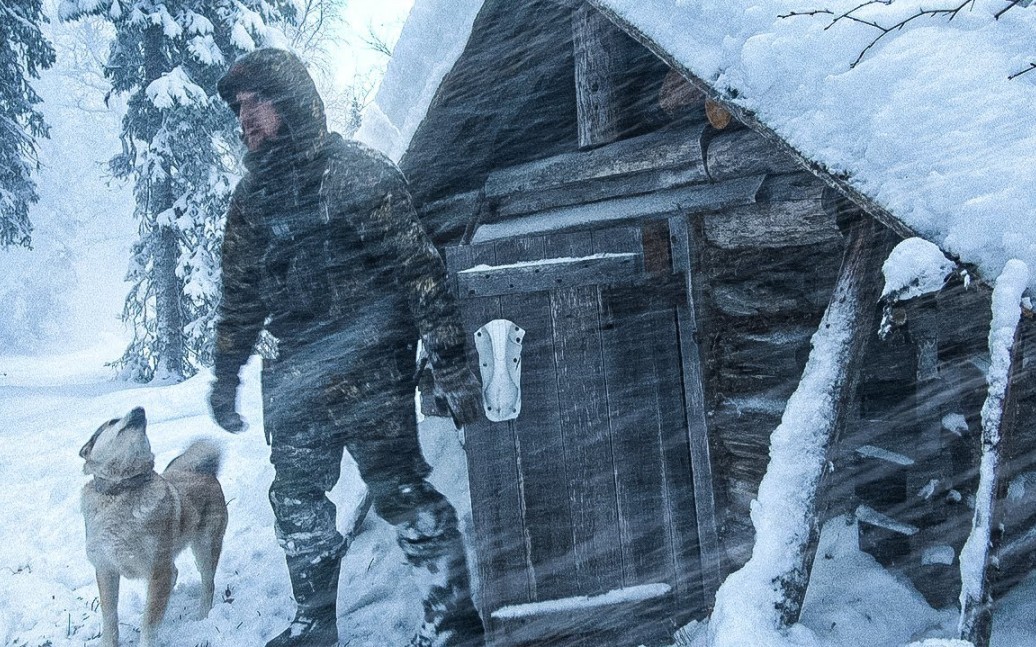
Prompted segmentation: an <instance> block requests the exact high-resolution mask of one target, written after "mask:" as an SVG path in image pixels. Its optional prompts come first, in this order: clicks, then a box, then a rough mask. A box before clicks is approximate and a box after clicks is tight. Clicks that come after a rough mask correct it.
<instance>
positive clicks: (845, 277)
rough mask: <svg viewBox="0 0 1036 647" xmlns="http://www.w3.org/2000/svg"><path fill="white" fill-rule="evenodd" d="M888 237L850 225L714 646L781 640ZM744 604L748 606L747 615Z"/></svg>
mask: <svg viewBox="0 0 1036 647" xmlns="http://www.w3.org/2000/svg"><path fill="white" fill-rule="evenodd" d="M891 242H892V241H891V236H890V235H889V233H888V232H887V231H886V230H884V229H883V228H882V227H881V226H880V225H879V224H878V223H877V222H876V221H875V220H874V219H872V218H868V217H859V216H858V217H856V218H855V220H854V222H853V223H852V225H851V228H850V230H849V238H848V244H847V247H846V251H845V255H844V257H843V262H842V267H841V270H840V271H839V276H838V281H837V283H836V286H835V291H834V294H833V295H832V297H831V301H830V303H829V304H828V307H827V310H826V311H825V313H824V318H823V319H822V321H821V323H820V328H819V329H818V331H817V333H816V334H815V335H814V336H813V340H812V350H811V352H810V355H809V360H808V362H807V365H806V368H805V370H804V371H803V374H802V380H801V381H800V383H799V386H798V388H797V389H796V390H795V393H794V394H793V395H792V396H791V398H790V399H789V400H788V404H787V407H786V409H785V412H784V416H783V418H782V421H781V424H780V425H779V426H778V427H777V429H776V430H774V432H773V435H772V436H771V438H770V463H769V465H768V467H767V470H766V475H765V476H764V477H763V482H762V483H761V484H760V486H759V498H758V507H757V508H756V509H754V510H753V515H752V518H753V523H754V524H755V526H756V544H755V547H754V549H753V552H752V558H751V559H750V560H749V562H748V564H746V565H745V567H744V568H743V569H741V570H740V571H738V572H737V573H735V574H733V575H731V576H730V578H728V579H727V582H726V583H724V585H723V587H721V589H720V592H719V594H717V596H716V610H715V612H714V613H713V622H712V624H710V628H709V633H710V638H711V639H712V644H714V645H716V647H725V646H726V645H744V644H749V643H752V642H755V640H754V638H755V636H757V635H766V634H770V635H772V636H773V637H774V639H775V640H778V639H779V636H780V633H781V632H782V631H783V630H785V629H786V628H787V627H789V626H790V625H791V624H793V623H795V622H797V621H798V618H799V613H800V612H801V610H802V602H803V599H804V598H805V593H806V587H807V585H808V584H809V576H810V572H811V569H812V564H813V558H814V557H815V555H816V547H817V539H818V538H819V535H820V512H821V510H820V506H819V501H820V499H821V497H820V493H821V492H822V490H823V486H824V482H825V478H826V474H827V473H828V471H829V470H828V465H829V462H830V460H831V457H832V456H833V452H834V450H835V448H836V447H837V441H838V437H839V434H840V432H841V430H842V428H843V427H844V425H845V424H846V421H847V420H848V418H849V416H850V415H851V412H852V403H853V401H854V398H855V396H856V390H857V386H858V381H859V373H860V366H861V365H862V363H863V355H864V352H865V350H866V347H867V342H868V340H869V339H870V338H871V337H873V336H874V331H875V330H876V328H875V319H876V316H875V315H876V313H875V307H874V304H876V303H877V299H878V293H879V291H880V288H881V284H882V282H881V264H882V262H883V261H884V260H885V258H886V256H887V253H888V251H889V249H891ZM745 609H751V610H752V612H751V614H749V615H748V616H747V617H746V614H745V613H744V612H743V610H745ZM735 610H741V611H735ZM749 637H751V639H750V638H749Z"/></svg>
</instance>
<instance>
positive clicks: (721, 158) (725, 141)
mask: <svg viewBox="0 0 1036 647" xmlns="http://www.w3.org/2000/svg"><path fill="white" fill-rule="evenodd" d="M706 160H707V161H706V163H705V167H706V169H708V173H709V177H711V178H712V179H713V181H715V182H719V181H721V180H729V179H731V178H736V177H745V176H747V175H758V174H759V173H773V174H778V173H792V172H794V171H799V170H801V169H802V167H801V166H799V165H798V164H796V163H795V160H794V159H793V158H792V157H791V156H790V155H788V154H787V153H785V152H784V151H782V150H781V149H780V148H778V147H777V146H775V145H774V144H773V142H771V141H769V140H767V139H766V138H765V137H763V136H762V135H760V134H758V133H756V132H755V131H752V130H748V129H740V130H729V131H723V132H722V133H720V134H718V135H717V136H716V137H714V138H713V139H712V140H711V141H710V142H709V149H708V151H706Z"/></svg>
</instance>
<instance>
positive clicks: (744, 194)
mask: <svg viewBox="0 0 1036 647" xmlns="http://www.w3.org/2000/svg"><path fill="white" fill-rule="evenodd" d="M763 179H764V178H763V176H761V175H760V176H755V177H750V178H739V179H737V180H731V181H729V182H719V183H716V184H702V185H692V186H688V187H681V188H676V189H669V190H666V191H659V192H657V193H651V194H648V195H642V196H634V197H626V198H616V199H614V200H604V201H602V202H594V203H592V204H587V205H579V206H573V207H563V208H560V209H553V210H551V211H545V212H542V213H538V214H535V215H531V216H524V217H522V218H518V219H514V220H510V221H507V222H499V223H490V224H486V225H482V226H481V227H479V228H478V230H477V231H476V232H475V236H474V237H473V238H472V242H474V243H482V242H488V241H492V240H499V239H500V238H506V237H509V236H528V235H534V234H544V233H555V232H563V231H573V230H580V229H588V228H591V227H601V226H603V225H606V224H615V225H619V224H621V223H622V222H626V221H636V220H644V219H649V218H662V217H668V216H671V215H673V214H677V213H679V214H695V213H708V212H712V211H721V210H724V209H729V208H732V207H736V206H740V205H748V204H752V203H753V202H755V196H756V193H758V191H759V187H760V186H761V185H762V181H763Z"/></svg>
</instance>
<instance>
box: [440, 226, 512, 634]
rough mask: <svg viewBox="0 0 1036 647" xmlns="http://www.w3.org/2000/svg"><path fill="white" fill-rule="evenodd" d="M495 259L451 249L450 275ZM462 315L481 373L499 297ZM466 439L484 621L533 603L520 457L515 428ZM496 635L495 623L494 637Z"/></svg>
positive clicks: (466, 306)
mask: <svg viewBox="0 0 1036 647" xmlns="http://www.w3.org/2000/svg"><path fill="white" fill-rule="evenodd" d="M495 260H496V258H495V251H494V250H493V249H492V248H490V247H483V248H474V247H471V246H460V247H452V248H447V263H448V265H447V267H448V269H449V270H450V272H451V274H453V273H455V272H456V271H457V270H458V269H463V268H465V267H470V266H471V265H475V264H478V263H493V262H495ZM461 317H462V320H463V325H464V330H465V332H466V333H467V335H468V343H467V354H468V363H469V365H470V367H471V369H472V370H473V371H475V372H476V374H477V372H478V358H477V355H476V353H475V351H474V343H473V342H472V340H471V337H470V336H471V335H472V334H473V333H474V331H475V330H477V329H478V328H479V327H481V326H482V325H483V324H485V323H486V322H488V321H491V320H493V319H496V318H499V317H500V299H499V298H495V297H494V298H488V299H472V300H467V301H465V302H462V303H461ZM465 436H466V437H465V441H466V450H467V452H466V453H467V459H468V480H469V482H470V491H471V502H472V505H471V511H472V523H473V525H474V528H475V554H476V558H477V559H476V563H477V571H476V573H477V581H476V584H477V586H478V590H479V596H478V598H479V600H480V604H481V607H482V613H483V617H489V614H490V613H491V612H492V611H493V610H494V609H496V608H499V607H501V606H503V605H506V604H516V603H522V602H528V601H530V600H531V599H532V583H531V582H530V579H529V576H530V572H529V569H528V562H529V556H528V552H527V549H526V541H525V515H524V511H523V497H522V493H521V491H520V489H519V485H520V479H519V469H518V454H517V451H516V443H515V438H514V437H513V436H512V434H511V433H510V429H509V428H508V427H503V428H501V427H499V426H496V425H494V423H491V422H489V420H487V419H486V418H484V417H480V419H479V420H478V421H477V422H475V423H473V424H471V425H468V426H467V427H466V428H465ZM494 631H496V630H495V629H494V627H492V625H491V626H490V632H491V634H492V633H493V632H494Z"/></svg>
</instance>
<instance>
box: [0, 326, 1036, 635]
mask: <svg viewBox="0 0 1036 647" xmlns="http://www.w3.org/2000/svg"><path fill="white" fill-rule="evenodd" d="M117 354H118V347H114V348H113V347H111V346H107V347H103V348H100V349H96V350H93V351H83V352H80V353H77V354H74V355H62V356H50V357H46V356H44V357H24V356H22V357H0V425H2V428H3V440H4V442H3V444H2V446H0V507H2V509H3V512H4V514H3V519H4V523H3V524H0V644H2V645H9V646H12V647H13V646H23V647H44V646H47V647H68V646H72V645H76V646H80V645H89V646H94V645H98V644H99V640H98V636H99V632H100V626H101V624H100V612H99V610H98V604H97V589H96V585H95V583H94V580H93V572H92V569H91V567H90V565H89V564H88V562H87V561H86V557H85V554H84V548H83V524H82V518H81V516H80V512H79V491H80V489H81V487H82V485H83V484H84V483H85V482H86V480H87V479H86V477H85V476H83V475H82V461H81V459H80V458H79V457H78V451H79V448H80V446H81V445H82V444H83V443H84V442H85V441H86V439H87V438H88V437H89V435H90V433H91V432H92V431H93V430H94V429H95V428H96V427H97V426H98V425H99V424H100V423H101V422H103V421H104V420H107V419H109V418H111V417H114V416H119V415H122V414H124V413H125V412H126V411H128V410H129V409H130V408H132V407H134V406H137V405H140V406H143V407H145V408H146V409H147V412H148V418H149V421H150V425H149V436H150V438H151V443H152V448H153V449H154V452H155V454H156V457H157V464H158V465H159V467H160V468H161V467H164V466H165V464H166V463H167V462H168V461H169V460H170V459H172V458H173V457H174V456H176V455H177V454H178V453H179V452H180V451H181V450H182V449H183V447H185V446H186V445H187V443H188V442H189V441H190V440H192V439H194V438H197V437H200V436H207V437H211V438H215V439H217V440H219V441H220V442H222V443H223V445H224V447H225V453H226V459H225V465H224V469H223V472H222V475H221V481H222V483H223V486H224V489H225V491H226V494H227V499H228V501H229V508H230V526H229V528H228V530H227V540H226V547H225V550H224V556H223V559H222V561H221V563H220V567H219V571H218V572H217V574H216V589H217V600H216V604H215V606H214V608H213V610H212V613H211V614H210V617H209V618H208V619H207V620H205V621H196V620H193V619H192V609H193V606H194V596H195V595H196V594H197V592H198V588H199V580H198V574H197V571H196V570H195V568H194V565H193V563H192V561H191V559H190V557H189V556H188V555H184V556H183V557H181V559H180V560H179V561H178V568H179V569H180V579H179V582H178V584H177V585H176V589H175V591H174V592H173V596H172V600H171V603H170V607H169V612H168V614H167V617H166V621H165V623H164V625H163V627H162V631H161V633H160V634H159V637H160V638H161V639H162V640H163V643H164V644H168V645H177V646H186V647H195V646H197V647H201V646H205V645H208V646H212V647H215V646H217V645H226V646H238V645H241V646H247V647H254V646H255V645H261V644H263V643H264V641H265V639H266V638H268V637H269V636H271V635H272V634H273V633H275V632H276V631H277V630H279V629H280V628H281V627H282V626H283V625H284V623H286V621H287V620H288V618H289V616H290V614H291V611H292V604H291V598H290V593H289V588H288V582H287V573H286V571H285V568H284V565H283V564H284V563H283V559H282V556H281V551H280V548H279V547H278V546H277V543H276V541H275V540H274V537H273V530H272V513H271V512H270V509H269V504H268V503H267V500H266V491H267V487H268V485H269V482H270V479H271V478H272V476H273V473H272V468H271V467H270V465H269V463H268V461H267V456H268V454H267V448H266V445H265V443H264V442H263V439H262V430H261V424H260V423H261V416H260V412H259V397H258V384H257V378H258V376H257V372H256V370H255V369H256V367H255V366H254V364H253V365H250V367H249V370H248V372H247V375H246V377H245V386H244V390H243V391H244V396H243V411H244V414H245V415H246V416H247V417H248V419H249V420H250V421H251V423H252V427H251V429H250V430H249V431H248V432H247V433H245V434H243V435H241V436H232V435H229V434H225V433H223V432H221V431H219V430H218V429H217V428H216V427H215V426H214V425H213V424H212V423H211V422H210V421H209V419H208V417H207V414H206V409H205V398H204V395H205V390H206V388H207V382H208V378H207V376H204V375H202V376H199V377H196V378H194V379H192V380H189V381H187V382H185V383H183V384H179V385H176V386H166V387H140V386H133V385H127V384H124V383H116V382H112V381H110V379H109V375H110V374H109V369H106V368H104V366H103V364H104V361H105V360H107V359H110V358H111V357H113V356H115V355H117ZM421 432H422V441H423V443H424V447H425V452H426V454H427V456H428V458H429V461H430V462H431V463H432V464H433V466H435V468H436V469H435V473H434V474H433V477H432V478H433V480H434V481H435V482H436V484H437V485H438V486H439V487H441V488H442V489H443V490H444V492H445V493H446V494H447V496H449V497H450V498H451V500H453V501H454V503H455V504H457V505H458V508H459V509H460V510H461V512H462V516H463V517H464V518H465V521H468V520H469V519H470V511H469V508H470V503H469V499H468V495H467V491H466V481H467V474H466V467H465V462H464V455H463V450H462V449H461V447H460V445H459V444H458V442H457V439H456V435H455V434H454V432H453V431H452V428H451V426H450V425H449V424H447V423H445V422H444V421H443V420H441V419H429V420H427V421H425V423H423V425H422V430H421ZM344 474H345V476H344V477H343V481H342V483H341V484H340V487H339V488H338V489H337V490H336V493H335V496H336V499H337V500H338V501H340V502H341V506H340V507H349V506H351V505H352V504H353V503H354V502H355V501H357V500H358V499H359V497H360V493H361V491H362V489H361V485H360V483H359V481H358V479H357V477H356V476H355V470H354V469H352V468H350V469H347V470H346V471H345V472H344ZM819 555H820V559H819V560H818V564H817V567H816V570H815V571H814V573H815V577H814V582H813V584H812V585H811V587H810V591H809V594H808V596H807V599H806V607H805V611H804V617H803V624H804V625H805V628H808V630H809V631H806V629H805V628H802V631H800V632H799V634H801V635H800V636H793V637H792V638H790V639H789V641H790V642H789V644H809V645H814V644H818V643H819V644H822V645H826V646H830V647H843V646H844V647H850V646H852V647H871V646H873V647H884V646H891V645H905V644H907V643H909V642H911V641H915V640H920V639H924V638H939V637H949V636H951V635H952V631H953V628H954V626H955V623H956V614H955V613H954V612H952V611H941V612H940V611H935V610H933V609H931V608H930V607H928V606H927V605H926V604H925V603H924V600H923V599H922V598H921V597H920V596H919V595H918V594H917V593H916V592H915V591H913V590H912V589H911V588H910V587H909V586H906V585H904V584H903V583H901V582H899V581H897V580H896V579H895V578H894V577H892V576H891V575H889V574H888V573H887V572H885V571H884V570H883V569H881V568H880V567H878V566H877V565H876V563H875V562H874V561H873V560H872V559H871V558H870V557H869V556H867V555H865V554H862V553H860V552H859V551H858V550H857V549H856V545H855V528H854V527H852V526H849V525H846V523H845V522H844V521H843V520H835V521H833V522H831V523H830V524H828V526H827V528H826V529H825V533H824V537H823V543H822V546H821V549H820V553H819ZM407 571H408V568H407V566H406V565H405V564H404V563H403V559H402V556H401V554H400V553H399V551H398V549H397V548H396V545H395V541H394V533H393V531H392V529H391V528H390V527H389V526H388V525H387V524H385V523H384V522H382V521H381V520H379V519H377V518H375V517H374V516H373V515H371V517H370V518H369V519H368V521H367V523H366V524H365V526H364V531H363V533H362V534H361V535H360V536H359V537H358V539H357V540H356V543H355V544H354V545H353V547H352V549H351V550H350V552H349V554H348V556H347V557H346V559H345V562H344V564H343V568H342V579H341V582H342V584H341V588H340V594H339V609H340V617H339V628H340V631H341V634H342V637H343V644H347V645H349V646H350V647H385V646H387V645H402V644H405V642H406V640H407V639H408V638H409V635H410V633H411V632H412V631H413V630H414V628H415V627H416V625H417V623H418V620H419V618H418V614H419V610H418V608H419V604H418V600H417V599H416V598H415V595H414V589H413V587H412V586H409V585H408V582H409V579H408V577H409V576H408V572H407ZM143 601H144V587H143V583H141V582H131V583H125V584H124V585H123V590H122V596H121V603H120V610H121V611H122V615H121V616H120V617H121V621H122V626H123V629H122V634H123V638H124V640H123V644H128V645H135V644H136V640H137V633H136V629H137V627H138V626H139V615H140V611H141V609H142V607H143ZM1034 609H1036V578H1030V580H1029V581H1027V582H1026V583H1025V584H1023V585H1022V586H1020V587H1019V588H1017V589H1016V590H1015V591H1014V592H1012V594H1011V595H1010V597H1008V598H1007V599H1005V600H1004V601H1003V602H1002V603H1001V605H1000V608H999V610H998V613H997V616H996V630H995V633H994V640H993V644H994V645H995V646H996V647H1023V646H1031V645H1034V644H1036V613H1034ZM705 634H706V632H705V631H704V626H703V625H692V626H690V627H687V628H685V629H684V630H683V631H682V632H681V634H680V635H679V637H678V639H677V645H679V647H688V646H691V647H703V646H704V644H705V643H704V640H705Z"/></svg>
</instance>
